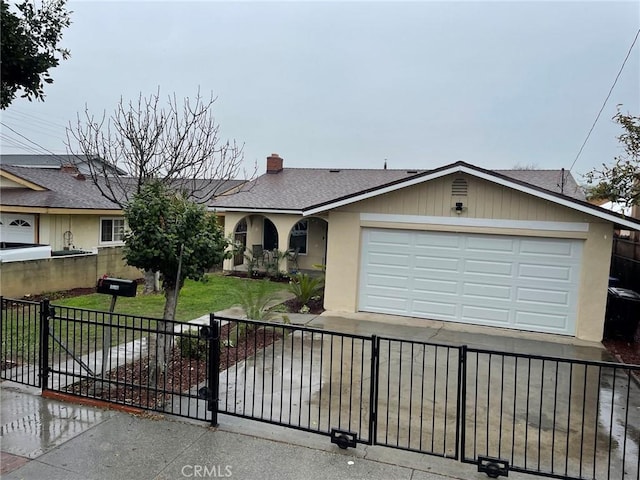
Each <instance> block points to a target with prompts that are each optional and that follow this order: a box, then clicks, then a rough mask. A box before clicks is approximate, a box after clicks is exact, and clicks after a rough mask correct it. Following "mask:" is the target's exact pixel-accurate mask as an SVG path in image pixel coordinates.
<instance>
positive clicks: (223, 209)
mask: <svg viewBox="0 0 640 480" xmlns="http://www.w3.org/2000/svg"><path fill="white" fill-rule="evenodd" d="M207 210H208V211H210V212H221V213H230V212H240V213H241V212H246V213H255V214H262V213H282V214H284V215H302V211H301V210H277V209H269V208H260V209H258V208H236V207H207Z"/></svg>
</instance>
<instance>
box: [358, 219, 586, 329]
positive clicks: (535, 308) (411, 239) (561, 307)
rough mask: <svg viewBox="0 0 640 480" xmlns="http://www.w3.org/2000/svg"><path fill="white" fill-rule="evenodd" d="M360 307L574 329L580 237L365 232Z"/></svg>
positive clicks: (479, 321)
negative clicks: (568, 238) (553, 237)
mask: <svg viewBox="0 0 640 480" xmlns="http://www.w3.org/2000/svg"><path fill="white" fill-rule="evenodd" d="M362 245H363V248H362V259H361V276H360V300H359V309H360V310H361V311H367V312H380V313H389V314H394V315H406V316H412V317H420V318H429V319H434V320H449V321H454V322H463V323H473V324H478V325H491V326H499V327H507V328H517V329H520V330H531V331H538V332H549V333H559V334H565V335H574V334H575V315H576V306H577V297H578V284H579V276H580V261H581V255H582V241H580V240H566V239H551V238H537V237H511V236H502V235H479V234H456V233H440V232H417V231H409V230H386V229H363V242H362Z"/></svg>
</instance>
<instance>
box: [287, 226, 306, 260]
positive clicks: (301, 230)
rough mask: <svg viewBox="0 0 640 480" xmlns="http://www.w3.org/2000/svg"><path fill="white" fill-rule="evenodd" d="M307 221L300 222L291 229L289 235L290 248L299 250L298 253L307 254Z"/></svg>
mask: <svg viewBox="0 0 640 480" xmlns="http://www.w3.org/2000/svg"><path fill="white" fill-rule="evenodd" d="M307 227H308V223H307V220H300V221H299V222H298V223H296V224H295V225H294V226H293V228H292V229H291V235H289V248H290V249H291V250H295V249H298V253H303V254H304V253H307Z"/></svg>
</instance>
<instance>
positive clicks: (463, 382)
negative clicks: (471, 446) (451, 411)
mask: <svg viewBox="0 0 640 480" xmlns="http://www.w3.org/2000/svg"><path fill="white" fill-rule="evenodd" d="M458 355H460V358H459V363H458V388H459V389H460V391H459V392H458V408H457V409H456V410H457V418H456V455H455V458H456V460H458V459H461V460H463V461H464V442H465V423H466V418H467V416H466V415H467V412H466V408H467V346H466V345H462V346H460V349H459V351H458Z"/></svg>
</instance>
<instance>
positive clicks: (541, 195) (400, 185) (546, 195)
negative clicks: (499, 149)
mask: <svg viewBox="0 0 640 480" xmlns="http://www.w3.org/2000/svg"><path fill="white" fill-rule="evenodd" d="M460 172H462V173H467V174H469V175H471V176H474V177H478V178H482V179H483V180H487V181H488V182H493V183H497V184H498V185H502V186H505V187H509V188H513V189H514V190H517V191H520V192H523V193H526V194H529V195H533V196H535V197H538V198H542V199H544V200H548V201H550V202H553V203H556V204H559V205H562V206H565V207H567V208H571V209H572V210H577V211H579V212H583V213H586V214H588V215H592V216H594V217H597V218H601V219H603V220H606V221H609V222H612V223H615V224H618V225H621V226H624V227H628V228H630V229H632V230H640V225H639V224H638V223H637V222H633V221H630V220H626V219H623V218H620V217H618V216H616V215H611V214H609V213H606V212H600V211H598V210H596V209H593V208H590V207H588V206H585V205H581V204H579V203H576V202H573V201H572V200H570V199H566V198H562V197H557V196H555V195H552V194H549V193H546V192H543V191H540V190H537V189H535V188H531V187H527V186H525V185H520V184H519V183H515V182H512V181H510V180H507V179H503V178H500V177H496V176H494V175H488V174H486V173H484V172H480V171H478V170H475V169H473V168H469V167H467V166H464V165H457V166H455V167H451V168H447V169H445V170H440V171H438V172H434V173H430V174H428V175H424V176H420V177H417V178H411V179H409V180H407V181H406V182H400V183H396V184H394V185H390V186H388V187H384V188H381V189H379V190H373V191H371V192H366V193H363V194H361V195H356V196H354V197H349V198H345V199H343V200H338V201H336V202H332V203H329V204H326V205H323V206H321V207H316V208H312V209H309V210H305V211H303V212H302V215H303V216H305V217H306V216H310V215H315V214H317V213H320V212H325V211H327V210H332V209H334V208H338V207H342V206H344V205H349V204H351V203H355V202H359V201H361V200H366V199H367V198H372V197H377V196H378V195H384V194H385V193H389V192H393V191H395V190H399V189H401V188H405V187H410V186H412V185H417V184H419V183H423V182H428V181H430V180H434V179H436V178H440V177H444V176H446V175H451V174H452V173H460Z"/></svg>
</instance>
